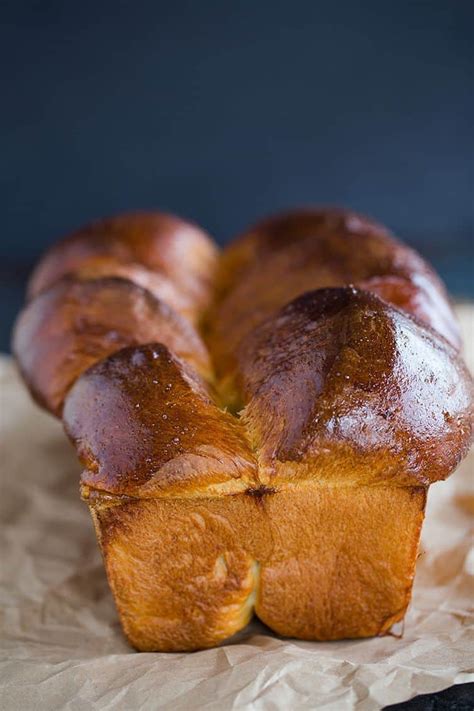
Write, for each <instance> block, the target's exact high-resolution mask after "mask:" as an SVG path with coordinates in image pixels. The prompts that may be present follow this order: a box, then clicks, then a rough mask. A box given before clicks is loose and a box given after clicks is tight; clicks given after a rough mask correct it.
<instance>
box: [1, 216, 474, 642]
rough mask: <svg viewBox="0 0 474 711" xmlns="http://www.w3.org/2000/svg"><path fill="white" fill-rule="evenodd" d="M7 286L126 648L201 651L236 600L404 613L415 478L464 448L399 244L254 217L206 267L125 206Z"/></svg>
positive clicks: (434, 341) (442, 324) (416, 529)
mask: <svg viewBox="0 0 474 711" xmlns="http://www.w3.org/2000/svg"><path fill="white" fill-rule="evenodd" d="M29 293H30V296H31V301H30V302H29V304H27V306H26V307H25V310H24V311H23V313H22V314H21V315H20V317H19V320H18V323H17V326H16V329H15V334H14V350H15V354H16V357H17V360H18V362H19V365H20V368H21V371H22V374H23V376H24V378H25V380H26V382H27V383H28V385H29V387H30V390H31V391H32V393H33V395H34V397H35V398H36V400H37V401H38V402H39V403H40V404H42V405H43V406H45V407H46V408H48V409H49V410H50V411H51V412H53V413H54V414H56V415H62V417H63V422H64V425H65V429H66V432H67V434H68V435H69V437H70V438H71V440H72V441H73V442H74V444H75V446H76V448H77V452H78V455H79V457H80V459H81V461H82V463H83V465H84V472H83V474H82V480H81V492H82V496H83V498H84V500H85V501H87V503H88V505H89V507H90V510H91V513H92V517H93V520H94V524H95V527H96V532H97V535H98V539H99V542H100V545H101V548H102V552H103V555H104V561H105V566H106V570H107V575H108V578H109V582H110V586H111V589H112V592H113V594H114V597H115V601H116V604H117V609H118V611H119V615H120V618H121V621H122V624H123V628H124V631H125V633H126V634H127V636H128V638H129V640H130V642H131V643H132V644H133V645H134V646H135V647H136V648H137V649H140V650H148V651H151V650H162V651H176V650H193V649H199V648H204V647H209V646H212V645H215V644H218V643H219V642H222V641H223V640H225V639H227V638H228V637H230V636H231V635H233V634H234V633H235V632H237V631H239V630H240V629H242V628H243V627H244V626H245V625H246V624H247V622H248V620H249V619H250V617H251V615H252V614H253V613H254V612H255V613H256V614H257V615H258V616H259V617H260V619H262V621H263V622H265V623H266V624H267V625H268V626H269V627H271V628H272V629H273V630H275V631H276V632H278V633H279V634H282V635H289V636H296V637H299V638H302V639H317V640H323V639H324V640H329V639H340V638H343V637H366V636H370V635H375V634H383V633H384V632H386V631H387V630H388V629H389V628H390V626H391V625H392V624H393V623H394V622H395V621H397V620H400V619H402V618H403V616H404V614H405V610H406V607H407V605H408V602H409V599H410V594H411V586H412V582H413V576H414V569H415V560H416V555H417V547H418V540H419V534H420V529H421V524H422V520H423V512H424V506H425V501H426V491H427V487H428V486H429V484H430V483H432V482H433V481H437V480H439V479H443V478H445V477H447V476H448V475H449V474H450V473H451V472H452V471H453V470H454V469H455V467H456V465H457V464H458V463H459V461H460V460H461V458H462V457H463V456H464V454H465V453H466V451H467V448H468V446H469V443H470V441H471V438H472V398H473V389H472V381H471V378H470V376H469V374H468V372H467V371H466V368H465V366H464V364H463V362H462V359H461V357H460V356H459V352H458V349H459V345H460V343H459V333H458V330H457V325H456V322H455V318H454V316H453V313H452V311H451V309H450V306H449V303H448V301H447V298H446V294H445V291H444V287H443V286H442V284H441V282H440V281H439V279H438V278H437V277H436V275H435V274H434V273H433V272H432V270H431V269H430V267H429V266H428V265H427V264H426V263H425V262H424V261H423V260H422V258H421V257H419V256H418V255H417V254H416V253H415V252H413V251H412V250H410V249H409V248H407V247H405V246H404V245H402V244H401V243H400V242H398V241H397V240H395V238H393V237H392V236H391V235H390V233H389V232H388V231H387V230H385V229H384V228H383V227H381V226H380V225H378V224H377V223H375V222H373V221H371V220H368V219H367V218H363V217H361V216H359V215H356V214H354V213H350V212H348V211H344V210H332V209H326V210H306V211H296V212H293V213H288V214H286V215H281V216H277V217H275V218H270V219H269V220H266V221H264V222H262V223H260V224H258V225H257V226H256V227H254V228H252V229H251V230H249V231H248V232H247V233H246V234H245V235H243V236H242V237H240V238H238V239H237V240H235V241H234V242H233V243H232V244H231V245H230V246H229V247H228V248H227V249H226V250H224V252H223V255H222V256H221V257H220V259H217V251H216V248H215V246H214V245H213V243H212V242H211V240H210V239H209V238H208V237H207V236H206V235H205V233H203V232H201V231H200V230H199V229H198V228H197V227H195V226H193V225H189V224H187V223H185V222H183V221H182V220H179V219H178V218H174V217H171V216H168V215H160V214H156V215H132V216H124V217H120V218H113V219H109V220H104V221H100V222H97V223H95V224H94V225H92V226H91V227H88V228H85V229H82V230H80V231H79V232H77V233H75V234H74V235H72V236H71V237H69V238H67V239H66V240H63V242H61V243H59V245H58V246H56V247H53V249H52V250H51V251H50V252H49V253H48V254H47V255H46V257H45V258H44V260H43V261H42V262H40V264H39V266H38V268H37V270H36V271H35V273H34V274H33V276H32V280H31V284H30V289H29ZM197 327H200V328H201V333H202V336H203V337H204V340H205V341H206V345H204V342H203V340H202V338H201V336H200V335H199V333H198V331H197V330H196V328H197ZM231 413H233V414H231Z"/></svg>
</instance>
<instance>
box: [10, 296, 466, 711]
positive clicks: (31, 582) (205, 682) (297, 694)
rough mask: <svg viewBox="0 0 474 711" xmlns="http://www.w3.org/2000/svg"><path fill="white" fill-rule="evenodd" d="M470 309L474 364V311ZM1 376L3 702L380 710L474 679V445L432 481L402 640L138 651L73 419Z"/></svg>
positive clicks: (251, 631)
mask: <svg viewBox="0 0 474 711" xmlns="http://www.w3.org/2000/svg"><path fill="white" fill-rule="evenodd" d="M459 312H460V315H461V319H462V323H463V326H464V329H465V339H466V342H467V346H468V352H467V354H466V355H467V357H468V359H469V361H470V363H471V365H473V364H474V353H473V351H472V347H473V345H474V334H473V326H474V324H473V313H474V312H473V311H471V310H470V308H469V307H467V306H462V307H459ZM469 348H471V351H470V352H469ZM0 383H1V384H0V387H1V438H2V451H1V458H0V462H1V486H2V490H1V497H0V505H1V515H2V527H1V580H0V584H1V589H0V595H1V598H0V600H1V607H2V617H1V623H0V637H1V660H0V707H1V708H2V709H5V710H8V711H9V710H10V709H14V710H20V711H25V710H29V709H34V710H38V711H40V710H43V709H45V710H47V711H54V710H55V709H71V710H74V711H82V710H83V709H84V710H85V709H87V710H88V711H89V710H90V709H101V710H104V709H127V710H133V711H136V710H141V709H143V710H145V709H147V710H148V709H160V708H164V709H167V708H169V709H173V710H174V711H178V710H179V709H186V710H187V711H189V710H190V709H195V708H198V709H216V710H217V709H219V710H221V709H242V708H247V709H249V708H251V709H315V708H317V709H327V711H329V710H331V711H332V710H334V711H344V710H345V709H354V708H355V709H362V710H363V711H371V710H372V709H379V708H381V707H382V706H384V705H386V704H392V703H397V702H400V701H404V700H406V699H408V698H411V697H413V696H415V695H417V694H422V693H427V692H433V691H438V690H440V689H443V688H445V687H448V686H450V685H452V684H457V683H462V682H467V681H473V680H474V673H473V672H474V669H473V666H474V642H473V636H474V635H473V624H472V623H473V598H474V587H473V575H474V552H473V549H472V542H473V539H472V521H473V514H474V491H473V489H472V484H473V479H474V477H473V473H474V472H473V470H474V459H473V455H472V454H471V456H470V458H468V460H466V461H465V462H464V464H463V465H462V467H461V468H460V470H459V471H458V472H457V473H456V474H455V475H454V476H453V477H451V478H450V479H449V480H448V481H447V482H444V483H440V484H436V485H434V486H433V487H431V490H430V493H429V502H428V510H427V517H426V522H425V525H424V529H423V537H422V545H421V551H420V557H419V561H418V568H417V575H416V582H415V586H414V594H413V600H412V603H411V605H410V608H409V612H408V614H407V617H406V620H405V625H404V633H403V636H402V637H401V638H397V637H395V636H386V637H380V638H376V639H370V640H361V641H344V642H331V643H313V642H299V641H297V640H289V639H281V638H279V637H277V636H275V635H274V634H272V633H271V632H270V631H269V630H267V629H266V628H265V627H263V626H262V625H260V624H259V623H258V622H254V623H252V624H251V625H250V626H249V627H248V628H247V629H246V630H245V631H244V632H242V633H240V634H239V635H238V636H237V637H236V638H233V639H232V641H231V642H229V643H227V644H225V645H223V646H221V647H219V648H217V649H210V650H206V651H202V652H196V653H194V654H138V653H136V652H134V651H133V650H132V649H130V647H129V646H128V645H127V642H126V641H125V639H124V637H123V636H122V633H121V630H120V626H119V622H118V619H117V614H116V611H115V608H114V604H113V600H112V596H111V594H110V592H109V589H108V587H107V581H106V578H105V574H104V570H103V566H102V561H101V557H100V554H99V551H98V548H97V543H96V539H95V535H94V531H93V528H92V523H91V520H90V518H89V513H88V511H87V508H86V506H85V505H84V504H83V503H81V501H80V499H79V494H78V476H79V467H78V465H77V463H76V459H75V454H74V451H73V449H72V447H71V446H70V444H69V443H68V441H67V440H66V438H65V436H64V434H63V431H62V428H61V425H60V424H59V423H58V422H56V421H55V420H53V418H51V417H49V416H48V415H46V414H44V413H42V412H40V411H39V410H38V409H37V408H36V407H35V406H34V405H33V404H32V402H31V400H30V398H29V396H28V395H27V393H26V392H25V390H24V388H23V386H22V384H21V383H20V380H19V377H18V375H17V373H16V370H15V367H14V365H13V363H12V361H11V360H10V359H8V358H6V357H5V358H3V359H2V360H1V361H0Z"/></svg>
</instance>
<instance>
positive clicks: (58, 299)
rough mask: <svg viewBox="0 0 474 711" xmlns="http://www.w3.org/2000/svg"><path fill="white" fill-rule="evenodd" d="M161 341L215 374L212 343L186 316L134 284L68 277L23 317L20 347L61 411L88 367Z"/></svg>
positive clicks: (20, 357) (32, 376)
mask: <svg viewBox="0 0 474 711" xmlns="http://www.w3.org/2000/svg"><path fill="white" fill-rule="evenodd" d="M150 340H152V341H157V340H159V341H161V342H162V343H164V344H165V345H167V346H168V347H169V348H171V349H172V350H173V352H175V353H176V355H177V356H178V357H181V358H184V359H185V360H187V361H189V362H190V363H191V364H192V365H193V366H194V367H195V368H196V370H197V371H198V372H200V373H201V374H202V375H203V376H204V377H207V378H210V377H211V366H210V362H209V356H208V353H207V351H206V348H205V346H204V344H203V342H202V341H201V339H200V337H199V335H198V334H197V332H196V331H195V330H194V328H193V327H192V326H191V324H190V323H189V322H188V321H187V320H185V319H184V318H183V317H182V316H179V315H178V314H177V313H175V312H174V311H173V309H171V308H170V307H169V306H168V305H167V304H166V303H164V302H163V301H158V300H157V299H155V298H154V297H153V296H152V294H151V293H149V292H148V291H146V290H144V289H142V288H141V287H139V286H136V285H135V284H133V283H132V282H130V281H126V280H124V279H119V278H108V279H97V280H95V281H81V280H78V279H75V278H69V279H68V278H65V279H62V280H61V281H59V282H57V283H56V284H55V285H54V286H53V287H52V288H50V289H48V290H47V291H46V292H44V293H43V294H40V295H39V296H38V297H37V298H36V299H34V300H33V301H31V302H30V303H29V304H28V305H27V306H26V307H25V309H24V310H23V312H22V313H21V314H20V316H19V318H18V321H17V323H16V327H15V332H14V337H13V351H14V353H15V355H16V358H17V361H18V363H19V365H20V369H21V371H22V374H23V377H24V379H25V381H26V382H27V383H28V385H29V387H30V390H31V392H32V393H33V395H34V397H35V399H36V400H37V401H38V402H39V403H40V404H41V405H43V406H44V407H46V408H47V409H48V410H50V411H51V412H53V413H54V414H56V415H58V416H59V415H60V414H61V410H62V405H63V402H64V398H65V395H66V393H67V391H68V390H69V388H70V387H71V386H72V385H73V383H74V382H75V381H76V380H77V378H78V377H79V376H80V375H81V373H83V372H84V371H85V370H86V369H87V368H89V367H90V366H91V365H93V364H94V363H96V362H97V361H99V360H101V359H103V358H106V357H107V356H108V355H110V354H112V353H115V352H116V351H118V350H120V349H121V348H124V347H125V346H130V345H139V344H141V343H148V342H149V341H150Z"/></svg>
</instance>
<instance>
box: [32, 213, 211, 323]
mask: <svg viewBox="0 0 474 711" xmlns="http://www.w3.org/2000/svg"><path fill="white" fill-rule="evenodd" d="M216 260H217V250H216V247H215V245H214V243H213V242H212V240H211V239H210V238H209V237H208V235H207V234H206V233H205V232H204V231H203V230H201V229H200V228H199V227H197V226H196V225H193V224H192V223H190V222H185V221H184V220H181V219H179V218H178V217H175V216H173V215H167V214H163V213H159V212H156V213H136V214H129V215H121V216H119V217H112V218H107V219H103V220H98V221H96V222H94V223H92V224H90V225H87V226H86V227H83V228H82V229H80V230H78V231H77V232H75V233H74V234H72V235H70V236H69V237H66V238H65V239H63V240H62V241H61V242H58V243H57V244H56V245H54V246H53V247H52V248H51V249H50V250H49V251H48V252H47V253H46V255H45V256H44V257H43V259H42V260H41V261H40V262H39V264H38V266H37V267H36V269H35V271H34V272H33V274H32V276H31V279H30V283H29V287H28V294H29V296H30V298H31V297H34V296H37V295H38V294H39V293H41V292H42V291H45V289H48V288H49V287H50V286H52V285H53V284H54V283H55V282H57V281H58V280H59V279H61V278H62V277H63V276H65V275H70V274H74V273H75V272H77V271H80V270H82V271H83V273H86V272H87V270H88V269H90V270H91V272H92V271H93V270H94V268H96V269H101V274H100V276H127V277H128V278H131V279H132V280H133V278H134V273H135V274H137V275H138V279H139V281H137V283H139V284H141V285H142V286H143V285H144V283H143V281H144V280H145V274H144V271H146V270H148V271H150V275H149V278H148V280H149V284H150V283H151V284H153V283H154V284H155V287H154V288H155V289H157V292H155V293H158V296H160V297H162V296H163V294H162V293H160V289H159V287H158V286H156V284H157V280H156V275H159V276H163V277H164V278H165V279H166V280H167V281H171V282H173V284H175V286H176V291H177V292H178V294H179V299H180V301H181V302H183V301H184V303H185V304H186V305H187V308H190V307H191V306H192V308H193V310H194V311H195V312H196V313H197V312H199V311H200V310H201V309H202V308H203V307H204V306H205V305H206V304H207V302H208V299H209V296H210V292H211V288H212V282H213V276H214V270H215V267H216ZM137 267H141V270H137ZM148 286H149V285H147V288H148ZM152 288H153V286H152ZM171 305H173V304H171ZM174 306H175V307H176V304H174ZM178 310H180V309H179V308H178Z"/></svg>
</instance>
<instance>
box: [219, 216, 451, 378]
mask: <svg viewBox="0 0 474 711" xmlns="http://www.w3.org/2000/svg"><path fill="white" fill-rule="evenodd" d="M217 284H218V287H217V294H218V296H217V303H216V306H215V308H214V310H213V312H212V313H211V315H210V317H209V319H208V326H207V328H208V340H209V345H210V348H211V350H212V352H213V354H214V359H215V361H216V364H217V368H218V371H219V372H220V374H221V375H222V376H225V375H226V374H227V373H228V372H229V370H232V368H233V365H234V359H233V354H234V352H235V349H236V348H237V347H238V345H239V343H240V342H241V341H242V339H243V338H244V337H245V335H246V334H247V333H249V332H250V331H251V330H252V329H253V328H255V327H256V326H257V325H258V324H259V323H262V322H263V321H264V320H265V319H266V318H268V317H269V316H270V315H271V314H272V313H274V312H275V311H276V310H278V309H279V308H281V307H282V306H284V305H285V304H287V303H288V302H289V301H291V300H292V299H294V298H295V297H297V296H299V295H300V294H302V293H304V292H306V291H313V290H315V289H320V288H326V287H336V286H346V285H360V286H361V288H364V289H367V290H371V291H374V292H375V293H378V294H379V295H380V296H381V297H382V298H385V299H387V300H388V301H390V302H391V303H393V304H394V305H395V306H398V307H400V308H403V309H405V310H407V311H408V312H409V313H411V314H412V315H414V316H416V317H417V318H419V319H420V320H422V321H423V322H424V323H426V324H428V325H429V326H431V327H433V328H435V329H436V330H437V331H439V332H440V333H441V334H442V335H443V336H444V337H445V338H447V339H448V340H449V341H450V342H451V343H452V344H453V345H455V346H456V347H459V343H460V339H459V330H458V327H457V323H456V319H455V316H454V314H453V312H452V310H451V308H450V306H449V303H448V301H447V296H446V293H445V290H444V287H443V285H442V284H441V282H440V281H439V279H438V278H437V276H436V274H434V272H433V271H432V270H431V269H430V267H429V266H428V265H427V264H426V262H425V261H424V260H423V259H422V258H421V257H420V256H419V255H418V254H416V252H414V251H413V250H411V249H409V248H408V247H406V246H405V245H403V244H401V243H400V242H398V241H397V240H396V239H395V238H393V237H392V236H391V235H390V233H389V232H388V231H387V230H386V229H385V228H383V227H381V226H380V225H378V224H377V223H375V222H373V221H371V220H368V219H367V218H364V217H362V216H360V215H357V214H356V213H353V212H350V211H348V210H334V209H326V210H297V211H293V212H290V213H286V214H284V215H277V216H276V217H273V218H270V219H268V220H265V221H263V222H261V223H259V224H258V225H256V226H255V227H254V228H253V229H251V230H249V231H248V232H246V233H245V234H244V235H242V236H241V237H240V238H238V239H237V240H235V241H234V242H232V243H231V245H230V246H229V247H228V248H227V249H226V250H225V251H224V254H223V258H222V260H221V263H220V267H219V271H218V275H217Z"/></svg>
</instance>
